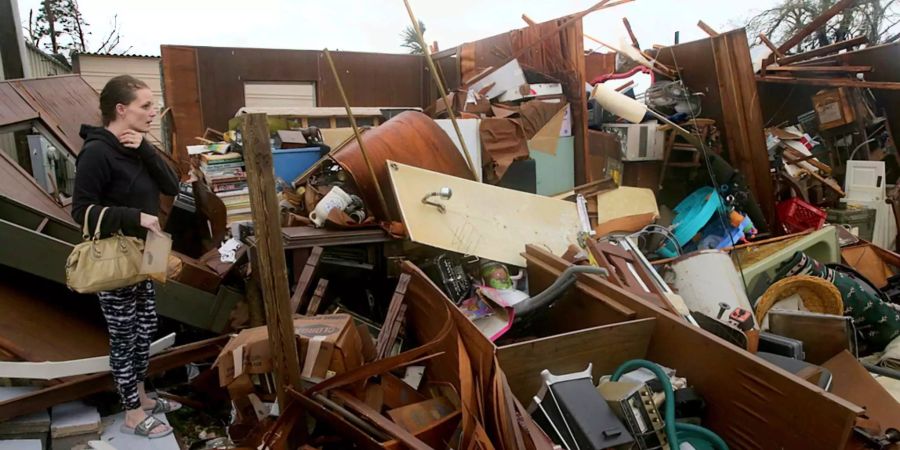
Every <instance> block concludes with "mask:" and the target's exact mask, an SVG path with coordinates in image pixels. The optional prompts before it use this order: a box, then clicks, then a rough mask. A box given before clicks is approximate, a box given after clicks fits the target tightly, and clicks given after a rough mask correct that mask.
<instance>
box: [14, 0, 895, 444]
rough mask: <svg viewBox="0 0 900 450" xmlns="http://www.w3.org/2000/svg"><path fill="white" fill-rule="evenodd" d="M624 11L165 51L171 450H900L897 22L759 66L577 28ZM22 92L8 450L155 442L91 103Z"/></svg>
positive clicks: (67, 84)
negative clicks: (103, 280) (78, 207)
mask: <svg viewBox="0 0 900 450" xmlns="http://www.w3.org/2000/svg"><path fill="white" fill-rule="evenodd" d="M629 1H632V0H618V1H616V0H613V1H610V0H604V1H601V2H599V3H597V4H596V5H593V6H592V7H590V8H588V9H587V10H584V11H580V12H576V13H573V14H571V15H568V16H565V17H560V18H558V19H554V20H550V21H546V22H542V23H535V22H534V21H533V20H531V19H530V18H529V17H528V16H527V15H523V16H522V18H523V20H524V22H523V27H522V28H519V29H515V30H510V31H506V32H501V33H498V34H495V35H493V36H489V37H486V38H484V39H481V40H477V41H474V42H466V43H462V44H460V45H458V46H455V47H450V48H447V49H445V50H442V51H434V52H432V51H431V49H430V48H429V49H426V53H425V54H424V55H394V54H377V53H361V52H345V51H334V52H331V51H329V50H323V51H318V50H275V49H247V48H225V47H201V46H189V45H163V46H161V48H160V54H161V57H160V62H159V64H160V74H161V89H162V96H163V100H164V104H165V105H166V108H165V111H164V112H163V113H162V114H161V129H160V133H161V135H160V136H159V138H160V145H159V146H158V148H157V151H158V152H159V154H160V155H161V156H162V158H163V159H164V160H165V161H166V163H167V164H169V165H170V166H171V167H172V168H173V169H174V170H175V171H176V172H177V173H178V175H179V176H180V178H181V185H180V192H179V194H178V195H177V196H175V197H166V196H163V197H162V199H161V200H162V213H161V214H160V221H161V223H162V224H163V228H164V230H165V231H166V232H168V233H170V234H171V251H170V252H169V254H168V258H167V260H166V262H167V264H166V265H167V270H166V273H165V276H155V277H154V278H153V279H154V283H155V288H156V292H157V305H158V311H159V314H160V316H161V317H162V318H163V319H162V321H161V326H160V332H159V333H158V334H159V335H158V336H155V337H154V340H155V343H154V344H153V347H152V350H151V353H152V357H151V364H150V374H151V380H152V383H151V384H152V385H153V387H154V388H158V389H162V390H160V391H159V395H160V396H163V397H164V398H170V399H174V400H177V401H179V402H180V403H182V404H183V407H182V410H180V411H176V412H171V413H168V414H166V415H165V419H166V423H170V424H172V425H173V427H174V428H175V430H176V432H175V436H169V437H166V438H164V439H161V440H159V441H158V442H159V447H153V448H172V449H175V448H204V449H214V448H215V449H219V448H221V449H226V448H266V449H304V450H313V449H316V450H325V449H348V448H364V449H402V448H409V449H417V450H418V449H430V448H434V449H470V448H480V449H534V450H538V449H548V450H549V449H606V448H614V449H665V448H673V449H674V448H682V449H683V448H693V449H697V450H699V449H729V448H733V449H746V450H760V449H766V450H768V449H779V448H784V449H811V450H812V449H815V450H822V449H834V450H843V449H867V448H877V449H900V431H898V430H900V403H898V399H900V379H898V376H900V372H898V370H900V255H898V253H897V251H898V250H900V248H898V245H900V243H898V240H897V237H898V223H900V222H898V217H900V210H898V209H897V208H898V206H900V187H898V186H900V184H898V183H897V176H898V173H900V155H898V152H897V147H896V141H895V140H894V136H896V135H897V133H898V132H900V110H897V105H898V102H897V100H898V98H897V95H898V94H897V93H898V91H900V62H898V61H900V42H895V43H889V44H883V45H874V44H870V43H869V42H867V40H866V39H865V38H852V39H849V40H847V41H845V42H839V43H836V44H831V45H828V46H826V47H822V48H819V49H814V50H811V51H806V52H799V53H798V52H794V48H795V47H796V46H797V44H798V43H799V42H800V41H801V40H802V39H803V38H804V37H806V36H808V35H809V34H811V33H813V32H815V31H816V30H817V29H819V28H820V27H822V26H823V25H824V24H826V23H827V22H828V21H829V20H831V19H833V18H834V17H836V16H838V15H839V14H841V12H842V11H843V10H844V9H846V8H848V7H850V6H851V3H853V2H850V1H841V2H836V3H835V4H834V6H833V7H831V8H830V9H829V10H827V11H826V12H825V13H824V14H823V15H822V16H821V17H819V18H818V19H816V20H815V21H814V22H813V23H811V24H809V26H808V27H806V29H804V30H802V31H801V32H800V33H798V34H797V35H795V36H793V37H791V38H790V39H788V40H787V41H786V42H784V43H782V44H781V45H776V44H774V43H772V42H770V41H769V40H768V39H763V41H764V42H765V45H766V47H767V48H768V52H767V53H766V54H764V55H762V56H761V57H760V56H751V51H750V42H749V40H748V37H747V33H746V31H745V30H744V29H737V30H731V31H727V32H721V33H720V32H717V31H716V30H713V29H712V28H710V27H709V26H708V25H706V24H704V23H703V22H702V21H701V22H700V24H699V25H700V26H701V28H703V29H704V30H705V31H706V33H708V34H709V37H708V38H704V39H700V40H696V41H691V42H684V43H676V44H673V45H668V46H663V45H653V46H646V45H645V46H642V45H640V43H639V42H638V39H637V36H635V35H634V34H633V33H631V28H630V25H629V23H628V20H627V19H625V20H624V25H625V27H626V29H627V30H628V31H629V35H630V43H626V44H622V45H620V46H618V47H615V48H614V47H610V46H608V45H607V44H603V45H604V46H607V47H609V48H608V49H607V50H609V51H608V52H605V53H599V52H594V51H590V50H588V49H586V47H585V42H600V41H598V40H597V39H596V38H594V37H592V36H590V34H591V33H592V32H591V31H589V30H586V29H585V27H584V23H583V20H582V19H583V18H584V17H585V16H587V15H588V14H608V13H609V11H606V10H609V9H611V8H614V7H615V6H617V5H620V4H623V3H627V2H629ZM405 3H406V7H407V11H408V12H409V16H410V19H411V21H412V23H413V24H416V23H417V21H416V20H415V17H414V15H413V11H412V9H411V7H410V5H409V4H408V3H407V2H405ZM613 11H614V9H613ZM632 20H637V18H632ZM414 27H415V25H414ZM417 33H419V37H420V38H421V34H420V33H421V32H420V31H418V30H417ZM422 44H423V47H427V46H426V45H424V42H422ZM645 44H646V43H645ZM435 50H436V49H435ZM752 54H753V55H758V53H757V52H753V53H752ZM0 100H2V101H0V143H2V145H3V148H2V150H3V151H0V169H2V174H0V175H2V176H0V236H2V242H3V245H0V380H2V383H0V384H2V386H4V387H0V448H6V447H3V445H4V441H8V442H13V441H12V440H13V439H16V440H17V441H22V442H26V441H27V442H29V444H28V445H36V447H33V448H53V449H57V448H94V449H108V448H119V449H126V448H149V447H145V445H146V442H147V441H146V439H145V438H136V437H134V436H126V435H122V434H120V433H117V432H116V430H117V429H118V425H115V424H116V423H118V422H116V420H121V417H122V415H121V414H122V413H121V411H119V410H117V409H116V408H115V407H114V406H111V405H110V403H112V401H111V400H110V399H111V397H110V394H109V393H110V392H112V391H114V389H115V385H114V383H113V379H112V377H111V375H110V373H109V360H108V357H106V355H108V353H109V348H108V343H107V338H106V335H105V331H106V330H105V328H104V323H103V319H102V316H101V315H100V314H99V308H96V307H95V306H93V305H95V304H96V302H95V301H94V299H92V298H90V297H89V296H85V295H81V294H77V293H75V292H73V291H71V290H69V289H67V287H66V276H65V264H66V260H67V258H68V255H69V254H70V253H71V252H72V249H73V248H74V246H75V245H77V244H79V243H80V242H82V241H83V237H82V235H81V230H80V229H79V227H78V226H77V225H76V223H75V222H74V220H73V219H72V217H71V215H70V210H71V196H72V186H73V180H74V176H75V167H76V166H75V162H76V159H77V157H78V153H79V151H80V149H81V146H82V144H83V142H82V138H81V137H80V136H79V128H80V126H81V124H82V123H88V124H99V122H100V116H99V108H98V105H99V100H98V94H97V92H96V90H95V89H94V88H92V87H91V85H89V84H88V83H87V82H86V81H85V79H84V78H82V77H81V76H79V75H63V76H55V77H46V78H34V79H17V80H7V81H2V82H0ZM148 276H149V275H148ZM87 305H90V306H87ZM61 330H65V333H61V332H60V331H61ZM61 405H63V406H61ZM65 405H68V406H65ZM73 405H74V406H73ZM67 408H75V409H77V410H78V411H79V414H78V417H79V420H82V419H83V420H85V421H86V425H84V426H82V427H80V428H78V427H75V428H77V430H76V429H74V428H65V427H66V425H65V424H67V423H69V422H66V421H65V420H69V418H71V415H70V416H66V414H65V411H66V410H67ZM101 416H105V417H104V418H103V419H101ZM85 417H87V419H84V418H85ZM161 417H162V416H161ZM64 429H65V430H67V431H60V430H64ZM176 438H177V439H176ZM10 445H13V444H10ZM15 445H18V444H15ZM22 445H25V444H22ZM179 445H180V446H181V447H179ZM79 446H81V447H79ZM10 448H19V447H10ZM21 448H25V447H21Z"/></svg>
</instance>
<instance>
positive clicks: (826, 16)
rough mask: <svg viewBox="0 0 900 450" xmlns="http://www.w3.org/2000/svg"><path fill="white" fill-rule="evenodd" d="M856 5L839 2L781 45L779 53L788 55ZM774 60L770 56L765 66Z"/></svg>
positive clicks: (847, 0)
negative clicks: (810, 36)
mask: <svg viewBox="0 0 900 450" xmlns="http://www.w3.org/2000/svg"><path fill="white" fill-rule="evenodd" d="M855 3H856V0H840V1H839V2H837V3H835V4H834V5H833V6H832V7H831V8H828V10H827V11H825V12H823V13H822V14H819V16H818V17H816V18H815V19H813V21H812V22H810V23H808V24H807V25H806V26H805V27H803V28H802V29H801V30H800V31H798V32H797V34H795V35H793V36H791V37H790V38H789V39H788V40H787V41H785V42H784V43H783V44H781V45H779V46H778V51H779V52H781V53H787V52H788V50H790V49H792V48H794V47H796V46H797V44H799V43H800V42H802V41H803V40H804V39H806V37H807V36H809V35H810V34H812V33H814V32H815V31H816V30H818V29H819V28H821V27H822V26H823V25H825V23H826V22H828V20H830V19H831V18H832V17H834V16H836V15H838V14H840V13H841V11H843V10H845V9H847V8H848V7H850V6H853V4H855ZM774 60H775V55H774V54H772V55H769V57H768V58H766V60H765V62H764V64H763V66H768V65H769V64H771V63H772V61H774Z"/></svg>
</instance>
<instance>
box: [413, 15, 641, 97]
mask: <svg viewBox="0 0 900 450" xmlns="http://www.w3.org/2000/svg"><path fill="white" fill-rule="evenodd" d="M404 1H405V2H406V1H407V0H404ZM633 1H634V0H617V1H610V0H602V1H600V2H598V3H596V4H594V6H591V7H590V8H588V9H585V10H584V11H581V12H579V13H576V14H573V15H572V16H569V18H568V19H567V20H566V21H564V22H563V23H561V24H560V25H558V26H557V27H556V29H555V30H553V31H552V32H550V33H545V34H543V35H541V36H540V37H539V38H538V39H535V40H534V41H532V42H529V43H528V44H525V45H524V46H522V48H520V49H519V50H518V51H516V53H515V54H513V55H512V56H510V57H509V58H507V59H506V60H505V61H503V62H501V63H500V64H497V65H495V66H494V67H492V68H491V69H489V70H485V71H483V72H481V73H479V74H478V75H476V76H474V77H472V78H471V79H469V80H466V81H465V83H464V84H465V86H466V87H468V86H471V85H473V84H475V83H477V82H478V81H480V80H482V79H484V77H486V76H488V75H490V74H492V73H494V72H495V71H496V70H497V69H499V68H500V67H503V66H505V65H506V64H508V63H509V62H510V61H512V60H514V59H518V58H519V57H520V56H522V55H524V54H525V53H528V52H529V51H531V49H532V48H534V47H536V46H538V45H543V43H544V42H546V41H547V40H548V39H550V38H552V37H554V36H559V33H560V32H562V31H563V30H565V29H567V28H569V27H571V26H573V25H575V24H576V23H578V21H580V20H581V19H583V18H584V17H585V16H587V15H588V14H590V13H592V12H595V11H600V10H602V9H607V8H612V7H615V6H619V5H624V4H626V3H631V2H633Z"/></svg>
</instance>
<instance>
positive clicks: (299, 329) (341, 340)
mask: <svg viewBox="0 0 900 450" xmlns="http://www.w3.org/2000/svg"><path fill="white" fill-rule="evenodd" d="M294 335H295V336H296V338H297V350H298V353H299V355H298V359H299V361H300V368H301V375H303V376H305V377H307V378H318V379H324V378H325V377H326V375H328V372H329V371H330V372H334V373H335V374H340V373H344V372H346V371H348V370H352V369H355V368H357V367H359V366H361V365H362V364H363V356H362V340H361V339H360V337H359V333H358V331H357V329H356V325H355V324H354V323H353V318H352V317H350V316H349V315H347V314H330V315H320V316H312V317H304V316H295V317H294ZM214 366H217V367H218V368H219V384H220V385H221V386H227V385H228V384H230V383H231V382H232V381H233V380H234V379H235V378H237V377H238V376H240V375H241V374H244V373H248V374H260V373H267V372H271V371H272V355H271V350H270V348H269V332H268V329H267V328H266V327H265V326H262V327H256V328H250V329H247V330H243V331H241V332H240V334H238V335H237V336H235V337H234V338H232V339H231V340H230V341H228V344H227V345H225V348H223V349H222V352H221V353H219V356H218V358H216V362H215V364H214Z"/></svg>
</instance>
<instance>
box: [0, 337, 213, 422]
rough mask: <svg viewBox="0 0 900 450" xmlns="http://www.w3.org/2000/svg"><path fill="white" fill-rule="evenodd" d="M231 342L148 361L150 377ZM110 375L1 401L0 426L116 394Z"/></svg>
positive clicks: (203, 357)
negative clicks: (99, 394) (74, 402)
mask: <svg viewBox="0 0 900 450" xmlns="http://www.w3.org/2000/svg"><path fill="white" fill-rule="evenodd" d="M228 339H230V337H229V336H219V337H215V338H212V339H207V340H204V341H198V342H194V343H191V344H187V345H182V346H180V347H174V348H172V349H170V350H169V351H166V352H164V353H162V354H160V355H157V356H154V357H152V358H151V359H150V369H149V371H148V374H149V375H153V374H157V373H161V372H165V371H167V370H172V369H174V368H176V367H181V366H184V365H185V364H188V363H191V362H197V361H204V360H209V359H212V358H214V357H216V356H217V355H218V354H219V352H220V351H221V350H222V347H223V346H224V345H225V343H226V342H228ZM115 388H116V385H115V383H114V382H113V379H112V375H111V374H110V373H109V372H104V373H98V374H94V375H85V376H83V377H77V378H74V379H72V380H69V381H66V382H63V383H60V384H56V385H53V386H50V387H47V388H44V389H41V390H38V391H34V392H29V393H27V394H25V395H22V396H19V397H15V398H11V399H7V400H4V401H0V422H2V421H5V420H7V419H9V418H12V417H17V416H21V415H24V414H31V413H33V412H37V411H41V410H46V409H47V408H50V407H51V406H53V405H57V404H59V403H64V402H67V401H71V400H77V399H79V398H84V397H87V396H88V395H91V394H96V393H97V392H103V391H112V390H115Z"/></svg>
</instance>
